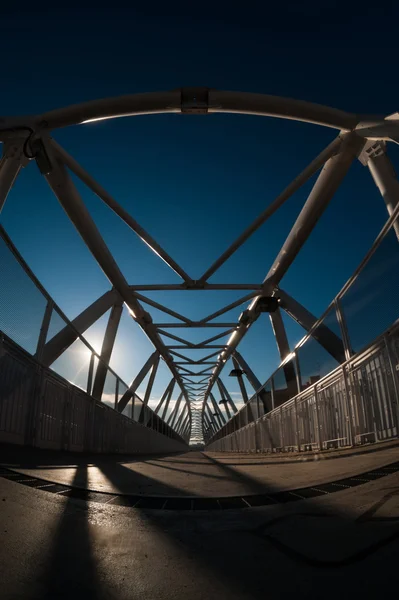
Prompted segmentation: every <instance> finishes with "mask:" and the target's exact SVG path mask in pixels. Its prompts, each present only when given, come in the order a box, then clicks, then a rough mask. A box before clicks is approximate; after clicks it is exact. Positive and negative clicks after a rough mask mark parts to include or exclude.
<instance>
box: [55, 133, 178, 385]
mask: <svg viewBox="0 0 399 600" xmlns="http://www.w3.org/2000/svg"><path fill="white" fill-rule="evenodd" d="M45 147H46V149H47V152H48V155H49V157H50V161H51V171H50V172H49V173H48V174H46V175H45V177H46V179H47V182H48V184H49V186H50V188H51V189H52V190H53V192H54V194H55V196H56V197H57V198H58V200H59V202H60V204H61V206H62V207H63V209H64V210H65V212H66V214H67V215H68V217H69V218H70V219H71V221H72V223H73V224H74V225H75V227H76V229H77V231H78V232H79V234H80V235H81V237H82V239H83V241H84V242H85V243H86V245H87V246H88V248H89V250H90V251H91V253H92V254H93V256H94V258H95V259H96V261H97V262H98V264H99V265H100V267H101V268H102V270H103V271H104V273H105V275H106V276H107V277H108V279H109V280H110V282H111V283H112V285H113V286H114V287H115V289H116V290H117V291H118V292H119V294H120V295H121V297H122V298H123V300H124V302H125V303H126V304H127V306H128V307H129V309H130V310H131V312H132V314H133V316H134V318H135V320H136V321H137V323H138V324H139V325H140V326H141V328H142V329H143V331H144V332H145V333H146V334H147V336H148V338H149V339H150V341H151V342H152V343H153V345H154V346H155V348H156V349H157V351H158V352H159V353H160V354H161V356H162V357H163V358H164V360H165V361H166V363H167V365H168V367H169V369H170V371H171V372H172V374H173V375H174V377H175V379H176V381H177V382H178V384H179V385H180V387H181V389H182V391H183V393H184V385H183V382H182V380H181V379H180V375H179V372H178V370H177V369H176V367H175V366H174V364H173V359H172V357H171V355H170V354H169V352H168V350H167V348H166V347H165V344H164V343H163V341H162V339H161V338H160V336H159V335H158V332H157V331H156V328H155V327H154V325H153V323H152V319H151V316H150V315H149V314H148V313H147V312H146V311H145V310H144V309H143V308H142V306H141V304H140V303H139V301H138V300H137V299H136V298H135V297H134V295H133V294H132V293H131V290H130V288H129V285H128V283H127V281H126V279H125V278H124V276H123V274H122V272H121V270H120V269H119V267H118V265H117V263H116V262H115V260H114V258H113V256H112V254H111V252H110V251H109V249H108V246H107V245H106V244H105V242H104V240H103V238H102V236H101V234H100V232H99V231H98V229H97V227H96V225H95V223H94V221H93V219H92V218H91V216H90V214H89V212H88V210H87V208H86V206H85V205H84V203H83V201H82V199H81V197H80V195H79V193H78V191H77V190H76V188H75V186H74V184H73V182H72V180H71V178H70V176H69V174H68V172H67V170H66V168H65V166H64V165H63V164H62V163H61V162H60V160H59V158H58V157H55V156H54V153H53V149H52V147H51V146H50V145H49V144H47V143H46V144H45Z"/></svg>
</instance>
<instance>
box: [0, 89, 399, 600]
mask: <svg viewBox="0 0 399 600" xmlns="http://www.w3.org/2000/svg"><path fill="white" fill-rule="evenodd" d="M159 113H174V114H176V115H178V114H185V115H187V118H190V115H192V114H194V115H202V116H201V117H200V118H201V119H207V118H209V115H210V114H212V113H239V114H240V113H241V114H247V115H254V116H257V117H258V118H259V119H261V118H265V117H269V118H277V119H291V120H298V121H302V122H305V123H307V124H308V125H307V126H308V127H312V126H315V125H317V126H323V127H327V128H329V130H331V131H332V136H331V137H332V139H331V142H330V143H329V145H328V146H327V147H326V148H325V149H324V150H323V151H322V152H321V153H320V154H319V155H318V156H316V157H315V158H314V159H313V160H312V161H311V162H310V164H309V165H308V166H307V167H306V168H305V169H304V170H303V171H302V172H300V173H298V174H297V176H296V177H295V178H294V179H293V180H292V181H291V182H290V183H289V182H287V186H286V187H285V189H282V190H281V191H280V193H279V194H278V195H277V196H276V198H275V199H274V200H273V201H272V202H270V203H268V204H267V205H266V206H265V208H264V210H263V212H261V214H259V216H258V217H257V218H256V219H255V220H254V221H253V222H252V223H251V224H250V225H249V226H248V227H247V228H246V229H245V230H244V231H243V232H242V233H241V234H240V235H239V236H238V237H237V238H236V239H235V241H234V242H233V243H232V244H231V245H230V246H229V247H228V248H226V249H225V250H224V252H223V253H222V254H221V255H220V256H219V257H218V258H217V259H216V260H215V261H214V262H213V263H212V264H210V265H209V267H208V268H207V269H206V271H205V272H204V273H203V274H202V276H201V277H199V278H193V276H192V274H190V273H189V272H186V270H185V269H183V268H182V266H181V265H180V264H179V263H178V262H177V261H176V260H175V259H174V258H172V256H171V255H170V254H169V253H168V252H167V251H166V250H165V249H164V248H163V247H162V246H161V245H160V243H159V242H158V241H157V240H156V239H154V238H153V237H152V236H151V235H150V234H149V233H148V232H147V231H146V230H145V229H144V228H143V227H142V226H141V225H140V224H139V223H138V221H137V220H136V219H135V217H134V215H132V214H130V212H128V211H127V210H126V209H125V208H123V206H122V205H121V204H120V203H119V202H118V201H117V200H116V199H115V198H114V197H113V196H111V194H110V193H109V192H108V191H107V190H106V189H105V188H104V187H103V186H102V184H101V183H99V182H97V181H96V180H95V179H94V178H93V177H92V176H91V175H90V174H89V173H88V172H87V171H86V169H85V166H84V165H81V164H80V163H79V162H78V161H77V160H76V159H75V158H74V157H73V156H71V155H70V154H69V153H68V152H67V151H66V150H65V149H64V147H63V146H62V145H61V143H60V139H61V138H62V136H63V133H62V132H63V131H69V132H70V134H71V135H72V133H73V132H74V131H76V127H74V126H78V127H85V124H86V123H94V125H90V127H97V126H96V125H95V122H96V121H102V120H106V119H114V118H116V117H129V118H130V117H136V118H138V117H139V116H140V115H152V114H159ZM231 118H234V115H232V117H231ZM398 123H399V119H398V115H397V114H395V115H388V116H387V117H386V118H380V117H375V118H372V117H369V116H368V117H362V116H359V115H355V114H351V113H346V112H343V111H340V110H336V109H332V108H329V107H324V106H319V105H314V104H311V103H308V102H302V101H296V100H288V99H284V98H277V97H273V96H265V95H259V94H248V93H236V92H220V91H217V90H211V89H207V88H183V89H180V90H174V91H170V92H165V93H150V94H138V95H133V96H125V97H121V98H111V99H107V100H98V101H94V102H87V103H83V104H79V105H76V106H70V107H66V108H62V109H57V110H53V111H50V112H48V113H45V114H42V115H36V116H31V115H29V116H19V117H5V118H0V140H1V141H2V142H3V155H2V159H1V163H0V211H1V210H2V209H3V207H4V205H5V203H6V210H7V207H8V206H9V205H10V204H12V203H13V201H14V199H15V198H17V195H18V193H20V192H19V188H18V181H19V179H20V178H21V177H23V176H24V174H25V173H26V172H27V171H28V170H32V169H33V171H34V173H32V180H31V181H32V185H33V182H34V181H37V182H39V181H40V180H41V181H42V185H43V183H44V184H45V185H47V184H48V186H49V189H50V190H51V192H52V194H53V195H54V203H57V202H58V204H59V205H61V207H62V209H63V211H64V213H65V215H66V216H65V220H66V222H68V221H67V219H69V220H70V222H71V223H72V225H73V227H74V228H75V230H76V231H77V232H78V234H79V236H80V237H81V239H82V240H83V242H84V244H86V246H87V248H88V249H89V251H90V253H91V255H92V256H93V258H94V259H95V261H96V262H97V264H98V266H99V267H100V269H101V270H102V272H103V273H104V274H105V276H106V278H107V282H108V283H107V286H108V287H107V289H106V290H105V292H104V293H103V294H102V295H100V297H98V298H96V299H95V300H94V301H92V302H91V303H89V302H87V303H86V302H85V304H81V306H84V307H85V308H84V309H83V310H80V311H79V314H77V316H75V317H74V318H72V319H71V318H69V317H68V315H67V314H66V312H68V313H69V314H70V311H67V310H66V309H65V307H64V305H63V302H60V301H59V300H58V302H56V301H55V299H54V297H53V296H55V293H54V292H53V291H52V290H51V289H45V287H44V286H43V285H42V283H41V282H40V281H39V279H38V277H37V276H36V274H35V273H34V272H33V271H34V269H32V265H31V264H30V263H31V255H30V253H29V251H28V252H27V251H26V248H25V250H24V251H21V248H20V247H18V246H19V245H20V244H19V243H16V240H15V229H14V235H12V232H10V231H7V228H5V227H4V226H0V457H1V458H0V505H1V510H0V531H1V544H0V565H1V574H2V598H5V599H8V598H10V599H11V598H13V599H14V598H21V599H26V600H31V599H33V598H35V599H37V598H46V599H49V600H50V599H51V600H53V599H54V598H71V597H74V598H85V600H87V599H92V600H97V599H98V600H105V599H107V600H108V599H110V600H111V599H114V598H123V599H125V598H126V599H128V600H131V599H132V598H139V597H140V598H151V599H152V598H165V599H169V598H174V599H176V598H177V599H179V600H180V599H181V600H183V599H184V600H186V598H188V597H191V598H194V599H197V598H198V599H200V598H207V599H208V598H209V599H210V598H229V599H232V600H243V599H246V600H247V599H258V598H259V599H263V598H265V597H268V596H270V597H271V598H274V597H275V598H286V597H290V598H291V597H293V596H295V597H296V598H301V597H304V598H307V599H308V598H310V597H317V598H319V597H320V596H321V595H322V596H323V597H324V598H334V599H335V598H337V597H339V596H342V590H343V589H345V591H346V592H347V593H348V595H350V596H353V595H354V594H356V595H357V596H360V597H362V598H375V597H377V596H378V595H379V594H381V582H383V583H384V585H385V587H386V588H387V589H391V588H392V589H395V586H396V587H397V577H396V572H397V557H398V539H399V500H398V499H399V494H398V490H399V455H398V443H399V442H398V439H397V438H398V400H399V302H398V300H399V296H398V289H399V288H398V275H399V220H398V219H399V217H398V215H399V184H398V181H397V179H396V175H395V172H394V170H393V168H392V164H391V162H390V159H389V158H388V154H387V148H388V147H389V146H390V145H391V146H393V143H394V142H396V143H397V142H398V141H399V135H398ZM61 130H62V131H61ZM334 130H335V133H334ZM392 155H394V151H393V152H392ZM31 163H33V164H31ZM352 163H356V164H360V163H361V165H363V167H364V168H362V175H363V177H364V178H365V179H366V180H368V181H369V185H370V186H372V187H373V189H374V190H375V197H374V201H375V202H380V206H381V212H382V215H383V221H384V222H383V225H382V227H379V228H378V230H377V231H376V234H375V237H374V239H373V240H372V243H371V244H370V245H369V247H368V249H367V251H366V252H365V253H364V255H363V257H362V260H360V261H359V264H358V265H357V267H356V268H355V269H354V271H353V273H352V274H351V276H350V277H349V278H348V280H347V281H346V282H345V283H344V285H343V286H342V287H341V289H337V290H335V293H334V297H332V298H330V301H329V303H328V305H326V306H325V307H324V308H325V310H324V311H322V314H314V312H312V310H310V307H309V306H304V304H303V303H302V302H300V299H299V298H297V297H294V296H293V295H292V294H290V293H289V292H288V290H287V289H286V286H285V280H284V279H283V277H284V275H285V274H286V273H287V271H288V270H289V269H290V267H291V265H292V263H293V262H294V260H295V259H296V257H297V255H298V254H299V252H300V251H301V249H302V247H303V246H304V244H305V242H306V240H307V238H308V237H309V235H310V233H311V232H312V230H313V229H314V228H315V226H316V225H317V221H318V220H319V218H320V217H321V215H322V214H323V212H324V211H325V210H326V209H327V207H328V205H329V204H330V203H334V201H335V200H336V198H335V197H334V195H335V192H336V191H337V190H338V188H339V186H340V185H341V183H342V182H343V180H344V179H345V180H347V179H348V178H349V179H350V177H351V174H350V173H348V171H349V168H350V166H351V164H352ZM34 164H36V166H37V167H38V170H35V167H34ZM360 168H361V167H360V166H359V169H360ZM34 177H36V179H34ZM14 183H15V184H16V185H15V188H13V186H14ZM304 186H307V189H308V190H310V191H309V193H307V191H306V199H305V200H304V202H303V205H302V207H301V209H300V211H299V214H298V216H297V218H296V221H295V222H294V224H293V226H292V229H291V231H290V232H289V233H288V235H287V237H286V239H285V241H284V242H283V244H282V246H281V249H280V250H279V252H278V253H277V255H276V257H275V260H274V261H273V262H272V264H271V265H269V266H268V270H266V269H267V267H266V269H265V277H264V279H263V280H262V281H257V282H254V283H248V280H246V278H245V268H242V269H239V270H238V271H237V280H236V281H235V282H234V283H214V282H213V280H212V276H213V275H214V274H215V273H217V272H218V271H219V269H221V268H222V267H223V265H224V264H225V263H226V262H227V261H228V260H229V259H230V258H231V257H232V256H233V255H234V254H235V253H236V252H237V251H238V250H239V249H240V248H241V247H242V246H243V245H244V244H246V243H247V242H248V240H249V239H250V238H251V237H252V236H253V234H255V232H257V231H258V230H261V228H262V226H263V225H264V224H265V223H266V221H267V220H268V219H269V218H271V217H272V216H273V214H275V213H276V211H278V210H279V209H281V207H282V206H283V205H284V204H285V203H286V202H288V201H289V200H290V198H291V197H292V196H293V195H294V194H295V193H296V192H298V191H301V192H303V188H304ZM46 189H48V188H46ZM87 190H89V191H90V193H91V194H94V195H95V196H96V198H97V199H99V200H100V201H102V204H103V205H104V207H105V208H104V210H105V209H106V210H107V211H108V210H109V211H110V212H109V213H107V214H109V215H112V217H113V218H118V219H120V220H121V222H122V223H123V224H124V226H127V228H129V232H131V234H132V236H133V235H134V236H138V238H139V239H140V240H142V241H143V242H144V244H145V245H146V246H147V248H148V249H149V251H150V252H152V254H153V255H154V257H156V260H157V261H158V260H159V261H163V264H164V265H166V266H167V268H168V269H169V270H170V273H173V277H174V282H172V283H168V282H162V283H159V277H155V275H154V280H153V282H152V283H151V284H143V283H141V284H140V285H138V284H136V283H135V282H132V281H129V280H128V279H127V278H126V276H125V274H124V272H123V270H122V269H121V265H120V264H119V263H118V261H116V260H115V258H114V255H113V253H112V252H111V250H110V248H109V246H108V245H107V243H106V241H105V237H106V236H103V235H102V233H101V232H100V229H99V228H98V226H97V224H96V222H95V220H94V219H93V218H92V216H91V214H90V212H89V209H88V207H87V205H86V202H85V198H86V196H85V191H87ZM51 199H53V197H52V196H51ZM364 210H367V206H366V205H365V208H364ZM4 214H5V213H3V216H4ZM18 216H20V215H18ZM342 218H346V215H343V217H342ZM2 223H3V225H4V223H5V221H2ZM18 223H19V221H18ZM21 223H22V220H21ZM107 224H108V222H107ZM26 226H27V223H26V221H25V227H26ZM48 226H49V222H47V221H46V222H44V223H43V228H45V227H48ZM50 226H51V225H50ZM166 226H167V224H166ZM353 227H354V228H355V227H356V224H355V223H354V224H353ZM17 233H18V229H17ZM361 233H362V232H361V231H358V232H357V234H359V235H361ZM13 237H14V239H12V238H13ZM19 241H20V242H21V241H22V242H23V241H24V240H23V237H22V238H21V236H20V237H19ZM203 243H204V240H203V239H201V244H203ZM201 247H202V246H201V245H199V246H198V248H196V249H195V250H196V252H199V251H200V249H201ZM46 250H47V249H46ZM48 251H49V252H48V253H47V252H46V256H43V258H42V260H43V264H44V265H47V262H46V261H47V260H48V259H49V258H50V253H51V248H49V249H48ZM333 251H334V248H331V252H333ZM349 251H350V247H349V243H348V252H349ZM71 252H72V249H71ZM22 254H23V255H22ZM157 264H158V263H157ZM36 266H37V263H36ZM64 267H66V265H61V266H60V265H57V274H59V277H61V278H62V277H63V269H64ZM83 268H84V267H83V266H82V269H83ZM165 268H166V267H165ZM176 278H179V280H178V283H176ZM301 281H303V285H306V286H307V287H312V286H313V288H314V290H315V293H317V291H318V289H317V288H318V285H319V282H318V281H316V280H308V276H307V273H305V274H304V276H303V278H301ZM47 287H48V286H47ZM215 291H216V292H217V293H218V294H219V293H221V292H224V291H226V293H227V292H228V293H229V294H230V299H229V301H228V302H226V303H225V304H222V305H220V306H215V307H214V308H213V309H212V311H211V312H209V311H207V310H205V308H204V311H203V316H201V317H199V318H194V317H193V316H192V315H191V314H190V315H188V314H185V313H184V310H182V308H181V306H182V305H181V303H179V302H175V303H173V302H172V303H171V304H170V305H169V304H166V303H165V302H162V301H161V300H160V299H161V298H162V297H163V294H164V293H167V294H169V295H170V296H173V297H174V295H176V297H177V295H180V296H181V295H182V294H183V296H184V297H185V298H187V303H186V306H188V305H189V303H190V302H191V303H193V300H192V299H193V298H197V302H198V304H199V307H198V308H199V309H202V308H203V306H202V299H203V298H207V297H208V296H209V295H210V294H212V293H215ZM80 293H81V290H80V289H79V286H76V287H74V288H73V290H71V295H69V297H70V298H75V299H76V297H77V296H78V295H79V294H80ZM157 294H160V296H158V297H157ZM198 298H200V300H198ZM87 304H89V305H88V306H87ZM203 304H204V307H205V306H206V302H205V301H204V303H203ZM292 323H295V324H296V325H295V326H296V327H301V328H302V333H301V335H302V337H301V338H300V339H299V341H297V342H295V343H291V342H290V336H289V332H288V325H289V324H292ZM259 328H260V331H261V335H262V337H261V339H262V340H263V339H264V338H266V336H267V335H268V336H269V337H271V338H272V342H273V344H275V346H274V345H273V347H276V348H277V350H278V356H279V359H278V360H279V363H278V362H276V364H275V366H276V365H277V366H278V368H277V369H276V368H271V367H270V369H269V371H268V374H267V376H262V377H260V376H259V374H258V371H257V365H258V364H259V363H257V364H255V363H254V360H253V357H254V356H255V357H256V356H260V357H261V359H262V361H263V363H264V364H268V361H269V357H268V354H267V352H266V351H265V350H264V348H263V346H262V344H260V345H258V346H257V347H256V350H255V353H254V351H253V350H254V349H253V348H252V352H250V353H249V352H248V348H249V349H250V350H251V347H250V346H248V344H247V341H248V339H252V338H251V337H250V336H251V335H252V332H254V331H256V330H257V329H259ZM140 336H142V339H145V338H146V339H147V347H148V345H149V344H150V346H151V350H150V351H149V352H148V353H147V354H146V353H145V352H144V351H141V348H144V346H140V344H139V342H136V340H139V339H140ZM137 348H140V350H137ZM251 357H252V359H251ZM126 363H128V365H129V368H130V369H133V372H132V371H131V370H130V371H129V373H131V376H130V375H129V377H127V376H126V375H125V372H126V371H125V370H124V367H123V365H126ZM270 364H271V363H270ZM366 574H367V576H365V575H366ZM389 582H391V583H389ZM312 592H313V595H312Z"/></svg>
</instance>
